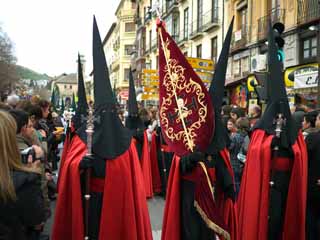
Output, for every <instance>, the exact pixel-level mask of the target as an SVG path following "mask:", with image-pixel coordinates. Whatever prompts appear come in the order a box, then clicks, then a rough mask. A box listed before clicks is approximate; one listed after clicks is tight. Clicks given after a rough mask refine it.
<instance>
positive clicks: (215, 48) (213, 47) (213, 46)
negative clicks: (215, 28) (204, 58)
mask: <svg viewBox="0 0 320 240" xmlns="http://www.w3.org/2000/svg"><path fill="white" fill-rule="evenodd" d="M217 42H218V38H217V37H214V38H211V59H212V60H213V61H214V64H216V62H217V51H218V46H217Z"/></svg>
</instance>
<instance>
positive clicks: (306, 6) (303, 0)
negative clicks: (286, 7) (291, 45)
mask: <svg viewBox="0 0 320 240" xmlns="http://www.w3.org/2000/svg"><path fill="white" fill-rule="evenodd" d="M319 19H320V7H319V1H318V0H300V1H298V19H297V22H298V24H303V23H308V22H312V21H314V20H319Z"/></svg>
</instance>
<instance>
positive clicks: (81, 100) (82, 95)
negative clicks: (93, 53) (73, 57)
mask: <svg viewBox="0 0 320 240" xmlns="http://www.w3.org/2000/svg"><path fill="white" fill-rule="evenodd" d="M87 111H88V103H87V98H86V89H85V86H84V80H83V71H82V64H81V60H80V55H79V54H78V104H77V108H76V114H75V115H74V117H73V119H72V120H73V124H74V127H75V129H78V128H79V127H81V125H82V122H83V121H84V119H85V117H86V116H87Z"/></svg>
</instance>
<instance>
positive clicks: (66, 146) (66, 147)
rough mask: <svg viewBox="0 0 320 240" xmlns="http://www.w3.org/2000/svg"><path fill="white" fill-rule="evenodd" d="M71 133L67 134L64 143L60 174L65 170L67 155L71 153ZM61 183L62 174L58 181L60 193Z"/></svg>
mask: <svg viewBox="0 0 320 240" xmlns="http://www.w3.org/2000/svg"><path fill="white" fill-rule="evenodd" d="M70 131H71V130H70ZM70 131H68V132H67V134H66V139H65V141H64V143H63V150H62V153H61V157H60V168H59V173H61V172H62V168H63V165H64V162H65V160H66V157H67V154H68V151H69V147H70V145H71V141H72V139H71V134H70ZM59 183H60V174H59V175H58V180H57V191H59Z"/></svg>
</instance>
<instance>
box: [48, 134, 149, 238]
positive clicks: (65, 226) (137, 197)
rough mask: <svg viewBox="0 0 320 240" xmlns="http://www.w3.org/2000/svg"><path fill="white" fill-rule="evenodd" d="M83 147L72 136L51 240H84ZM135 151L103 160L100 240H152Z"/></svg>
mask: <svg viewBox="0 0 320 240" xmlns="http://www.w3.org/2000/svg"><path fill="white" fill-rule="evenodd" d="M85 153H86V145H85V144H84V143H83V142H82V140H81V139H80V138H79V137H78V136H76V135H75V136H74V138H73V141H72V145H71V146H70V149H69V152H68V155H67V157H66V160H65V163H64V167H63V168H62V172H61V173H60V174H61V176H60V177H61V179H60V188H59V193H58V200H57V205H56V212H55V220H54V225H53V232H52V239H53V240H79V239H84V226H83V209H82V201H81V199H82V196H81V188H80V172H79V163H80V161H81V159H82V157H83V156H84V155H85ZM137 156H138V155H137V152H136V148H135V146H134V144H133V143H131V145H130V148H129V149H128V150H127V151H126V152H125V153H123V154H122V155H121V156H118V157H117V158H116V159H113V160H108V161H106V181H105V185H104V195H103V206H102V214H101V220H100V233H99V236H100V237H99V240H106V239H108V240H118V239H121V240H132V239H133V240H151V239H152V233H151V225H150V219H149V214H148V207H147V202H146V198H145V190H144V185H143V176H142V173H141V167H140V165H139V160H138V157H137Z"/></svg>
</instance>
